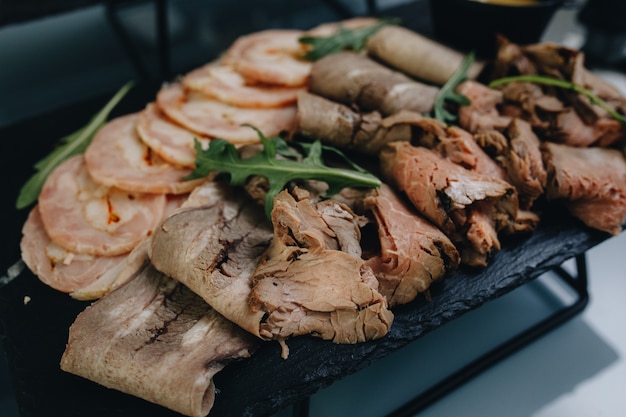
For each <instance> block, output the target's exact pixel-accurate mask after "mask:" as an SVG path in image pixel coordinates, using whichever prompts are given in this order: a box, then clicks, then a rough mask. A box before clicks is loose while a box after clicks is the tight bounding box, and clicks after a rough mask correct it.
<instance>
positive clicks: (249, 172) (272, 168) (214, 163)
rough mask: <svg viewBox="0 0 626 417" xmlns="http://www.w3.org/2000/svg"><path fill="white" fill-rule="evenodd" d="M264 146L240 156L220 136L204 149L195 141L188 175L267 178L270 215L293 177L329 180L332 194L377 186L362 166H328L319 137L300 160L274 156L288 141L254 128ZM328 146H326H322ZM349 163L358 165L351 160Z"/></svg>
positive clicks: (240, 179) (242, 179) (238, 182)
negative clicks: (252, 153)
mask: <svg viewBox="0 0 626 417" xmlns="http://www.w3.org/2000/svg"><path fill="white" fill-rule="evenodd" d="M257 132H258V134H259V138H260V139H261V143H262V144H263V150H262V151H261V152H260V153H259V154H257V155H256V156H253V157H251V158H246V159H242V158H241V157H240V156H239V153H238V152H237V149H236V148H235V146H234V145H232V144H231V143H229V142H226V141H225V140H222V139H214V140H212V141H211V142H210V144H209V147H208V148H207V149H202V145H201V144H200V142H199V141H198V140H196V141H195V149H196V152H197V156H196V169H195V170H194V171H193V172H192V173H191V174H190V175H189V176H188V177H187V179H195V178H201V177H205V176H207V175H209V173H211V172H215V171H217V172H221V173H228V174H229V175H230V184H232V185H239V186H241V185H244V184H245V183H246V181H247V179H248V178H249V177H250V176H253V175H262V176H264V177H266V178H267V181H268V183H269V190H268V192H267V195H266V196H265V214H266V215H267V217H268V218H270V214H271V212H272V207H273V205H274V197H276V195H278V193H280V191H281V190H282V189H283V188H285V186H287V185H288V184H289V183H290V182H291V181H294V180H319V181H324V182H326V183H327V184H328V186H329V190H328V194H329V195H332V194H335V193H337V192H339V191H341V190H342V189H343V188H346V187H379V186H380V180H379V179H378V178H376V177H375V176H374V175H372V174H370V173H369V172H367V171H365V170H364V169H362V168H358V169H356V170H355V169H346V168H335V167H329V166H327V165H325V164H324V160H323V158H322V150H323V147H322V144H321V143H320V142H319V141H316V142H314V143H313V144H311V145H310V146H306V147H303V149H305V150H304V153H303V154H301V156H302V158H301V159H299V160H294V159H285V158H277V155H279V154H280V151H281V150H284V149H286V145H287V143H286V142H285V141H284V140H283V139H281V138H278V137H276V138H270V139H268V138H266V137H265V136H263V134H262V133H261V132H259V131H258V130H257ZM324 148H325V149H326V148H329V147H324ZM350 165H351V166H352V167H357V165H355V164H354V163H352V162H350Z"/></svg>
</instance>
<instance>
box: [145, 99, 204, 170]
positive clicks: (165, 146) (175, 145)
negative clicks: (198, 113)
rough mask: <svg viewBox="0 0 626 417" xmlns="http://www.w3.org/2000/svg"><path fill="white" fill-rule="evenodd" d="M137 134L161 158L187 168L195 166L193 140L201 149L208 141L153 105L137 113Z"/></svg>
mask: <svg viewBox="0 0 626 417" xmlns="http://www.w3.org/2000/svg"><path fill="white" fill-rule="evenodd" d="M137 134H138V135H139V138H140V139H141V140H142V141H143V142H144V143H145V144H146V145H148V147H149V148H150V149H152V150H153V151H154V152H156V153H158V154H159V156H160V157H161V158H163V159H164V160H166V161H167V162H169V163H171V164H174V165H176V166H180V167H187V168H194V167H195V165H196V149H195V147H194V139H198V140H199V141H200V142H201V143H202V146H203V148H206V147H207V145H208V143H209V140H210V139H209V138H207V137H205V136H202V135H199V134H197V133H194V132H192V131H190V130H189V129H185V128H184V127H182V126H180V125H178V124H176V123H174V122H172V121H171V120H169V119H168V118H167V117H166V116H165V114H163V112H161V111H160V110H159V109H158V107H157V106H156V105H155V104H154V103H150V104H148V105H147V106H146V108H145V109H144V110H142V111H140V112H139V116H138V118H137Z"/></svg>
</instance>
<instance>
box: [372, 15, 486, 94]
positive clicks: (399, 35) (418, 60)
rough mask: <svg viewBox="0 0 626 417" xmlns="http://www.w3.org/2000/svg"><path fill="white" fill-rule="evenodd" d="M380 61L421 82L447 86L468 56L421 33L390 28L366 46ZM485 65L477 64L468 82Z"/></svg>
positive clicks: (376, 35)
mask: <svg viewBox="0 0 626 417" xmlns="http://www.w3.org/2000/svg"><path fill="white" fill-rule="evenodd" d="M366 49H367V52H368V53H369V54H370V55H372V56H374V57H375V58H376V59H378V60H380V61H382V62H384V63H386V64H388V65H390V66H391V67H393V68H396V69H398V70H399V71H402V72H404V73H406V74H409V75H411V76H413V77H416V78H418V79H420V80H423V81H426V82H428V83H433V84H437V85H443V84H445V83H446V82H447V81H448V79H450V77H451V76H452V74H454V72H455V71H456V70H457V68H458V67H459V66H460V65H461V63H462V62H463V59H464V58H465V56H464V55H463V54H462V53H460V52H458V51H455V50H453V49H451V48H449V47H447V46H444V45H442V44H440V43H438V42H436V41H434V40H432V39H429V38H427V37H425V36H423V35H421V34H419V33H416V32H414V31H412V30H410V29H406V28H403V27H400V26H393V25H388V26H385V27H383V28H381V29H380V30H379V31H377V32H376V33H375V34H373V35H372V36H371V37H370V38H369V39H368V40H367V45H366ZM483 66H484V63H481V62H475V63H474V64H473V65H472V66H471V67H470V69H469V71H468V74H467V75H468V78H470V79H474V78H476V77H477V76H478V74H480V72H481V71H482V68H483Z"/></svg>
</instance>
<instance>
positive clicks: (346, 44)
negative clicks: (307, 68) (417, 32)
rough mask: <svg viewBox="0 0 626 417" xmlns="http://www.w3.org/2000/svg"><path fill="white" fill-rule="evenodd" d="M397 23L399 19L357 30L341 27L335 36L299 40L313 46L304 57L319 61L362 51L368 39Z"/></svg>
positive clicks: (310, 37) (384, 21) (307, 37)
mask: <svg viewBox="0 0 626 417" xmlns="http://www.w3.org/2000/svg"><path fill="white" fill-rule="evenodd" d="M397 22H398V20H397V19H381V20H380V21H379V22H378V23H376V24H374V25H372V26H366V27H362V28H356V29H346V28H344V27H342V26H341V25H340V26H339V30H338V31H337V33H335V34H334V35H330V36H302V37H301V38H300V39H298V40H299V41H300V43H304V44H308V45H311V49H310V50H309V51H307V52H306V54H305V55H304V56H305V58H307V59H309V60H311V61H317V60H318V59H320V58H323V57H325V56H326V55H330V54H334V53H335V52H339V51H342V50H344V49H351V50H353V51H360V50H362V49H363V48H365V42H366V41H367V39H368V38H369V37H370V36H372V35H373V34H374V33H376V32H378V31H379V30H380V28H382V27H383V26H386V25H389V24H396V23H397Z"/></svg>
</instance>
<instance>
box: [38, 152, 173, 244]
mask: <svg viewBox="0 0 626 417" xmlns="http://www.w3.org/2000/svg"><path fill="white" fill-rule="evenodd" d="M165 207H166V197H165V195H161V194H141V193H131V192H128V191H122V190H119V189H116V188H111V187H106V186H104V185H100V184H97V183H96V182H94V181H93V179H91V177H90V176H89V172H88V171H87V167H86V165H85V162H84V158H83V155H76V156H74V157H72V158H70V159H68V160H66V161H65V162H63V163H62V164H61V165H59V166H58V167H57V168H56V169H55V170H54V171H53V172H52V173H51V174H50V175H49V176H48V178H47V180H46V182H45V183H44V186H43V188H42V190H41V193H40V195H39V210H40V213H41V218H42V221H43V224H44V227H45V229H46V232H47V233H48V236H50V239H51V240H52V241H53V242H54V243H57V244H58V245H60V246H62V247H64V248H65V249H67V250H69V251H72V252H76V253H83V254H89V255H96V256H115V255H120V254H123V253H127V252H130V251H131V250H132V249H133V248H134V247H135V246H137V244H138V243H139V242H141V241H142V240H143V239H144V238H145V237H146V236H149V235H150V234H151V233H152V230H153V229H154V228H155V227H156V226H157V225H158V224H159V223H160V221H161V219H162V218H163V213H164V210H165Z"/></svg>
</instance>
